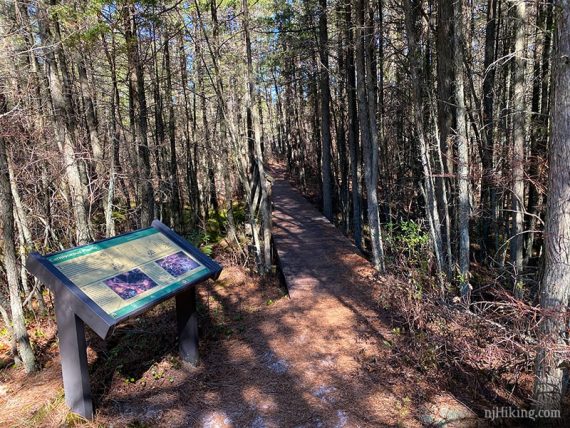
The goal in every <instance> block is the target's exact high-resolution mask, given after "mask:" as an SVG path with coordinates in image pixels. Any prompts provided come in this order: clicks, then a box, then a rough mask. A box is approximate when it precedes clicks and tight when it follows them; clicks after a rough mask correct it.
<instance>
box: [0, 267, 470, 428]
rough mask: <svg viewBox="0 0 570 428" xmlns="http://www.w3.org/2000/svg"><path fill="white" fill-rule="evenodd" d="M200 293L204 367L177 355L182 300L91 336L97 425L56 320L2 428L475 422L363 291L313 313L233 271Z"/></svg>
mask: <svg viewBox="0 0 570 428" xmlns="http://www.w3.org/2000/svg"><path fill="white" fill-rule="evenodd" d="M199 297H200V306H199V309H200V313H201V319H200V322H201V333H202V341H201V345H200V352H201V362H200V363H199V365H198V367H197V368H192V367H187V366H186V365H184V364H182V363H181V361H180V359H179V357H178V356H177V347H176V337H175V333H174V332H175V312H174V305H173V303H172V302H166V303H164V304H162V305H159V306H158V307H156V308H155V309H153V310H152V311H150V312H148V313H146V314H145V315H144V316H141V317H140V318H137V319H134V320H132V321H131V322H129V323H127V324H126V325H123V326H122V327H121V328H120V329H119V330H118V331H117V332H116V333H115V334H114V335H113V336H112V337H111V339H110V340H108V341H107V342H106V343H105V342H103V341H102V340H100V339H99V338H98V337H97V336H96V335H95V334H94V333H92V332H90V334H89V335H88V344H89V348H88V357H89V362H90V373H91V382H92V388H93V392H94V397H95V406H96V418H95V420H94V421H93V422H91V423H87V422H86V421H82V420H80V419H78V418H77V417H74V416H73V415H70V414H69V413H68V411H67V408H66V406H65V404H64V398H63V388H62V381H61V369H60V365H59V355H58V347H57V340H56V337H55V332H56V327H55V325H54V323H53V321H50V320H48V321H44V322H43V323H41V324H36V325H32V326H31V331H33V332H34V335H33V340H34V344H35V347H36V349H40V350H41V352H40V354H41V356H42V360H41V363H42V370H41V371H40V372H38V373H36V374H32V375H28V376H26V375H25V374H24V373H23V372H22V371H21V370H19V369H18V368H14V367H12V368H4V369H2V370H1V371H0V426H7V427H8V426H10V427H20V426H21V427H36V426H46V427H47V426H54V427H55V426H62V425H83V424H85V425H91V426H133V427H135V426H136V427H142V426H168V427H184V426H200V427H230V426H236V427H242V426H249V427H264V426H267V427H270V426H274V427H284V426H304V427H317V426H322V427H343V426H396V425H400V426H412V427H413V426H422V425H426V423H429V422H430V421H433V422H436V421H439V420H443V419H445V417H446V416H448V417H451V418H454V417H457V416H458V415H459V416H461V417H465V416H472V415H473V414H472V413H471V412H470V411H469V410H468V409H467V407H466V406H464V405H462V404H461V403H459V401H458V399H457V398H455V396H454V394H452V393H450V392H447V391H445V390H442V389H441V387H440V385H439V384H437V383H433V382H432V379H430V378H431V376H426V375H425V374H423V373H420V372H418V370H417V368H416V367H414V364H410V363H407V362H406V359H404V358H401V356H400V355H399V352H398V350H397V349H398V347H397V346H396V345H395V344H394V341H395V340H397V338H395V337H394V333H393V332H392V330H391V329H390V328H389V326H388V325H387V324H385V323H384V321H382V319H381V318H378V316H375V315H374V314H373V313H371V312H370V311H365V312H362V307H360V308H358V307H354V308H351V307H350V306H348V303H349V302H353V303H354V302H355V301H354V300H353V298H355V297H356V298H358V297H361V296H358V295H357V294H352V297H350V296H348V295H345V296H344V298H345V299H344V302H345V304H344V305H340V304H339V301H338V300H336V299H335V297H334V296H333V295H330V294H328V295H325V294H323V295H321V299H320V300H319V302H318V303H314V302H312V304H311V305H310V307H309V306H307V305H306V304H303V300H302V299H297V301H296V300H295V299H289V298H288V297H287V296H286V293H285V291H284V290H283V288H282V287H281V285H280V283H279V280H278V278H276V277H273V278H270V279H265V280H264V279H260V278H259V277H257V276H254V275H251V274H249V273H247V271H246V270H245V269H243V268H242V267H239V266H228V267H226V268H225V270H224V271H223V273H222V276H221V278H220V279H219V280H218V281H216V282H215V283H213V282H211V283H209V284H205V285H204V286H201V287H199ZM169 332H172V334H169ZM441 409H444V412H446V413H445V414H440V415H437V414H435V413H434V412H440V411H441ZM430 418H432V419H430ZM465 422H466V421H465V420H464V421H463V423H462V424H461V425H460V426H465V424H464V423H465ZM458 426H459V425H458Z"/></svg>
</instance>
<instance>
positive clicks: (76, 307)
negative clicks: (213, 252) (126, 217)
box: [26, 220, 222, 419]
mask: <svg viewBox="0 0 570 428" xmlns="http://www.w3.org/2000/svg"><path fill="white" fill-rule="evenodd" d="M26 268H27V269H28V271H29V272H30V273H31V274H33V275H34V276H35V277H36V278H38V280H40V281H41V282H43V283H44V284H45V285H47V286H48V287H49V288H50V289H51V291H52V292H53V293H54V294H55V312H56V320H57V327H58V338H59V347H60V354H61V365H62V374H63V384H64V390H65V399H66V403H67V404H68V405H69V407H70V408H71V409H72V411H74V412H75V413H78V414H80V415H81V416H83V417H85V418H87V419H92V418H93V404H92V397H91V388H90V384H89V373H88V366H87V352H86V349H87V345H86V342H85V324H87V325H88V326H89V327H90V328H91V329H92V330H93V331H94V332H95V333H96V334H97V335H99V336H100V337H101V338H102V339H106V338H108V337H109V336H110V335H111V334H112V333H113V331H114V329H115V327H116V326H117V325H118V324H120V323H122V322H124V321H126V320H128V319H130V318H133V317H136V316H138V315H140V314H142V313H144V312H146V311H148V310H149V309H151V308H152V307H154V306H156V305H157V304H159V303H160V302H163V301H165V300H167V299H169V298H172V297H176V312H177V327H178V337H179V350H180V355H181V357H182V359H183V360H184V361H186V362H189V363H191V364H193V365H195V364H197V362H198V323H197V315H196V289H195V287H196V285H198V284H199V283H201V282H204V281H205V280H207V279H209V278H212V279H217V278H218V277H219V275H220V273H221V271H222V267H221V266H220V265H219V264H218V263H216V262H215V261H214V260H212V259H211V258H209V257H208V256H206V255H205V254H203V253H202V252H201V251H200V250H199V249H198V248H196V247H194V246H193V245H192V244H190V243H189V242H187V241H186V240H185V239H183V238H182V237H180V236H179V235H178V234H176V233H175V232H174V231H172V230H171V229H170V228H168V227H167V226H166V225H164V224H163V223H161V222H160V221H159V220H154V221H153V223H152V225H151V226H150V227H148V228H144V229H140V230H136V231H133V232H129V233H125V234H123V235H118V236H115V237H112V238H108V239H104V240H101V241H96V242H93V243H91V244H86V245H82V246H79V247H75V248H71V249H67V250H63V251H58V252H55V253H51V254H47V255H45V256H43V255H41V254H39V253H37V252H33V253H31V254H30V255H29V256H28V259H27V261H26Z"/></svg>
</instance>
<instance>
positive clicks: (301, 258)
mask: <svg viewBox="0 0 570 428" xmlns="http://www.w3.org/2000/svg"><path fill="white" fill-rule="evenodd" d="M272 173H273V174H274V179H275V181H274V184H273V190H272V193H273V195H272V198H273V239H274V243H275V248H276V250H277V254H278V257H279V263H280V265H281V270H282V272H283V275H284V277H285V281H286V284H287V288H288V290H289V295H290V296H291V297H293V298H294V297H296V296H298V295H299V294H301V293H302V294H305V296H304V297H308V296H307V295H306V294H307V293H309V294H311V293H315V292H318V290H319V289H321V290H324V289H327V290H328V291H336V292H342V291H346V290H343V289H342V288H345V289H346V287H350V285H351V284H352V283H353V282H354V281H359V280H362V279H365V278H366V277H369V276H370V275H374V274H375V271H374V269H373V267H372V265H371V264H370V263H369V262H368V260H366V259H365V258H364V257H362V256H361V255H360V252H359V250H358V249H357V248H356V247H355V246H354V245H353V244H352V242H351V241H350V240H349V239H348V238H347V237H345V236H344V235H343V234H342V233H341V232H340V231H339V230H338V229H337V228H336V227H334V226H333V225H332V224H331V223H330V222H329V221H328V220H327V219H326V217H324V216H323V215H322V214H321V213H320V212H319V211H318V210H317V209H316V208H315V207H314V206H313V205H311V203H310V202H309V201H307V200H306V199H305V198H304V197H303V196H302V195H301V194H300V193H299V192H298V191H297V190H296V189H294V188H293V187H292V186H291V184H289V182H288V181H287V179H286V178H285V173H284V170H283V169H282V168H281V167H278V166H274V167H273V168H272Z"/></svg>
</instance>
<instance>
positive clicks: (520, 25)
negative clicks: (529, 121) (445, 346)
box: [510, 0, 526, 291]
mask: <svg viewBox="0 0 570 428" xmlns="http://www.w3.org/2000/svg"><path fill="white" fill-rule="evenodd" d="M511 1H513V2H515V1H516V3H515V4H514V5H513V6H514V18H515V49H514V52H513V53H514V59H513V61H514V64H513V100H512V102H513V107H512V111H513V114H512V117H513V119H512V132H513V155H512V164H511V169H512V177H513V181H512V186H513V187H512V198H511V209H512V220H511V254H510V256H511V265H512V268H513V280H514V281H513V282H514V287H515V291H516V290H520V287H521V284H520V282H519V281H520V277H521V274H522V270H523V244H524V236H523V229H524V197H525V191H524V190H525V185H524V161H525V134H526V132H525V81H524V79H525V67H526V60H525V42H526V40H525V28H526V25H525V23H526V5H525V2H524V0H511Z"/></svg>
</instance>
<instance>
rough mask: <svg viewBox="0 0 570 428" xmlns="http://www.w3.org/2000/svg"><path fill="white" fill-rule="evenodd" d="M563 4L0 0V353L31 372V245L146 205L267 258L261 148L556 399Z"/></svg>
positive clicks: (145, 215)
mask: <svg viewBox="0 0 570 428" xmlns="http://www.w3.org/2000/svg"><path fill="white" fill-rule="evenodd" d="M569 13H570V5H569V4H568V1H567V0H560V1H556V2H554V1H553V0H543V1H524V0H485V1H481V0H458V1H452V0H438V1H432V0H356V1H350V0H328V1H327V0H302V1H298V0H291V1H289V0H271V1H268V0H260V1H248V0H235V1H234V0H227V1H226V0H221V1H215V0H212V1H209V0H188V1H180V2H155V1H152V0H149V1H140V2H135V1H129V0H127V1H118V2H108V1H104V0H85V1H83V0H74V1H59V0H49V1H35V0H29V1H28V0H16V1H13V0H0V218H1V222H2V237H1V238H0V239H1V240H2V258H1V261H2V280H1V286H0V313H1V315H2V320H3V323H4V325H5V326H6V327H7V332H8V333H7V334H6V338H7V339H6V340H10V341H11V345H10V346H11V348H12V353H13V355H14V357H15V359H16V360H18V361H20V362H21V363H22V365H23V367H24V368H25V370H26V371H28V372H29V371H33V370H35V369H37V368H38V365H37V363H36V359H35V356H34V349H32V346H31V345H30V341H29V338H28V333H27V331H26V319H29V318H30V317H44V316H48V315H49V314H50V313H51V312H52V308H51V307H50V301H51V298H50V296H49V292H48V291H47V290H46V289H45V287H44V286H43V285H42V284H39V283H38V282H36V281H35V280H34V279H33V278H32V277H31V276H30V275H29V274H28V273H27V272H26V270H25V267H24V262H25V259H26V257H27V254H28V253H29V252H30V251H39V252H41V253H49V252H54V251H59V250H62V249H64V248H68V247H71V246H74V245H80V244H85V243H88V242H91V241H93V240H96V239H102V238H105V237H110V236H114V235H116V234H119V233H123V232H126V231H129V230H132V229H135V228H140V227H146V226H149V225H150V223H151V222H152V220H153V219H154V218H159V219H161V220H162V221H163V222H165V223H166V224H168V225H169V226H170V227H172V228H173V229H175V230H177V231H178V232H180V233H181V234H183V235H185V236H187V237H188V238H189V239H190V240H192V241H193V242H194V243H196V244H199V245H201V246H202V248H203V250H205V251H209V250H211V246H212V245H216V244H218V243H219V241H220V239H222V237H223V239H224V242H225V245H227V246H228V247H229V248H231V251H232V254H234V258H235V261H236V263H241V264H249V265H250V266H252V268H254V269H256V270H257V272H259V273H260V274H262V275H263V274H265V273H268V272H271V271H272V265H273V264H274V263H275V261H274V260H272V254H273V253H272V248H271V246H272V241H271V180H272V179H271V171H270V170H269V169H268V168H269V167H270V162H273V161H274V162H280V163H282V164H283V165H285V166H286V168H287V170H288V172H289V174H290V176H291V178H292V179H293V180H294V181H295V182H296V184H297V186H298V188H299V189H300V190H301V191H302V192H303V193H304V194H305V195H306V196H308V197H309V198H311V200H312V201H313V202H315V203H316V204H318V205H319V207H320V208H321V209H322V212H323V214H324V215H325V216H326V217H327V218H328V219H329V220H330V221H331V222H333V223H334V224H335V225H336V226H337V227H338V228H340V229H342V231H343V232H344V233H345V234H346V235H347V236H350V237H351V239H352V240H353V242H354V244H355V245H356V247H358V248H359V249H360V250H362V252H363V253H364V254H366V255H367V256H368V257H369V259H370V260H371V261H372V263H373V264H374V266H375V268H376V269H377V270H378V271H379V273H380V274H382V273H384V272H397V273H399V274H402V275H404V276H409V277H410V278H411V280H410V281H409V287H410V289H409V290H408V292H409V293H410V295H412V296H413V299H417V300H418V301H429V302H430V304H435V305H438V306H440V307H446V308H453V310H457V311H462V312H465V311H466V312H468V313H469V314H470V316H471V315H472V316H473V317H479V318H481V319H487V320H489V326H488V328H489V329H495V330H497V331H501V332H503V333H504V335H505V337H508V340H509V341H511V342H513V343H516V344H517V346H518V347H519V348H517V349H519V351H520V352H521V355H522V354H524V355H525V356H524V357H521V358H522V360H520V359H518V356H517V358H515V356H514V355H513V362H512V365H509V368H508V370H510V371H511V372H517V373H519V372H520V373H523V372H524V373H530V374H532V373H535V381H534V383H535V387H534V399H533V398H532V397H531V396H529V397H528V401H527V404H529V405H536V406H538V407H543V408H549V409H552V408H558V407H559V406H560V401H561V399H562V396H563V394H564V391H565V384H564V382H565V381H564V371H565V368H567V367H568V364H569V362H568V347H567V339H568V337H567V334H566V331H567V325H568V319H567V315H566V310H567V309H566V308H567V305H568V291H569V289H570V214H569V213H570V207H569V205H570V202H569V201H570V106H569V105H568V102H569V101H568V99H570V71H569V70H570V69H569V67H570V65H569V60H568V58H569V56H570V33H569V31H570V15H569ZM412 324H413V323H412ZM514 348H516V347H514ZM517 352H518V351H517ZM527 352H528V354H527ZM519 356H520V355H519ZM515 386H516V382H515ZM535 400H536V401H535Z"/></svg>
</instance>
